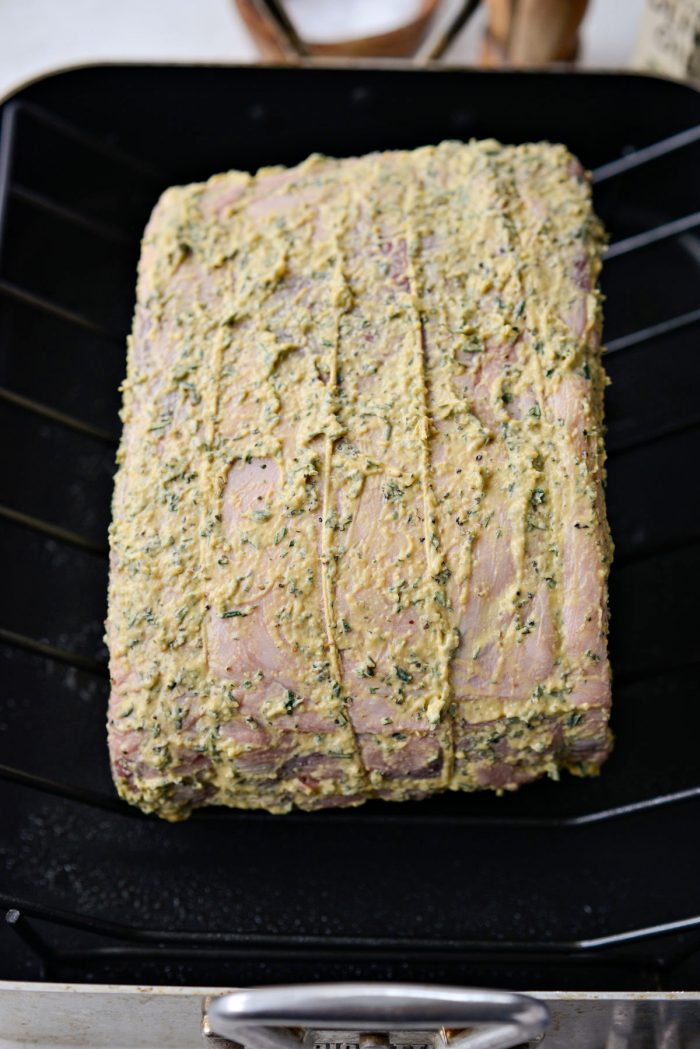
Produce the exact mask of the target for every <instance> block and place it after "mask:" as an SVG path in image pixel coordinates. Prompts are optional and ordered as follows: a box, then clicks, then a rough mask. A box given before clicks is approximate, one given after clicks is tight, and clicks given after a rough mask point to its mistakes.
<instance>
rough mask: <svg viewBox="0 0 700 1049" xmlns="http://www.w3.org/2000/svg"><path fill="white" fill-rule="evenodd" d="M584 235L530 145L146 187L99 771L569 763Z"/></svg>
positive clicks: (167, 808) (601, 695)
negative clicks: (105, 757) (148, 209)
mask: <svg viewBox="0 0 700 1049" xmlns="http://www.w3.org/2000/svg"><path fill="white" fill-rule="evenodd" d="M603 247H604V237H603V233H602V229H601V226H600V224H599V222H598V221H597V219H596V218H595V216H594V214H593V212H592V209H591V200H590V190H589V185H588V181H587V179H586V177H585V176H584V173H583V172H582V170H581V167H580V165H579V164H578V162H577V161H576V160H575V159H574V158H573V157H572V156H571V155H570V154H569V153H568V152H567V151H566V149H564V148H563V147H562V146H554V145H548V144H538V145H525V146H517V147H505V146H501V145H499V144H498V143H497V142H493V141H485V142H473V143H470V144H469V145H462V144H460V143H457V142H445V143H443V144H442V145H440V146H437V147H426V148H424V149H418V150H415V151H414V152H390V153H381V154H374V155H370V156H365V157H359V158H351V159H347V160H333V159H330V158H327V157H323V156H312V157H310V158H309V159H308V160H306V161H305V162H304V163H302V164H300V165H299V166H298V167H295V168H291V169H284V168H267V169H264V170H262V171H259V172H258V173H257V175H255V176H251V175H248V174H244V173H241V172H236V171H234V172H229V173H228V174H224V175H218V176H216V177H215V178H212V179H210V180H209V181H208V182H206V183H204V184H201V185H192V186H185V187H181V188H174V189H169V190H168V191H167V192H166V193H164V194H163V196H162V198H161V200H160V201H159V203H158V205H157V207H156V209H155V211H154V213H153V216H152V218H151V220H150V223H149V225H148V228H147V230H146V234H145V238H144V242H143V253H142V257H141V263H140V271H139V284H138V305H137V308H136V316H135V320H134V331H133V336H132V339H131V343H130V349H129V363H128V376H127V379H126V382H125V384H124V409H123V421H124V433H123V438H122V443H121V448H120V451H119V471H118V474H117V478H116V488H115V493H114V506H113V523H112V528H111V550H112V567H111V582H110V594H109V618H108V623H107V637H108V643H109V647H110V653H111V675H112V693H111V698H110V704H109V743H110V751H111V759H112V768H113V772H114V778H115V782H116V784H117V788H118V790H119V793H120V794H121V796H122V797H123V798H126V799H127V800H128V801H130V802H133V803H134V804H136V805H138V806H140V808H142V809H143V810H145V811H147V812H157V813H158V814H159V815H161V816H163V817H165V818H167V819H173V820H174V819H181V818H183V817H185V816H187V815H188V814H189V813H190V811H191V810H192V808H194V807H197V806H201V805H208V804H223V805H230V806H236V807H239V808H262V809H268V810H269V811H271V812H285V811H287V810H289V809H290V808H291V807H293V806H298V807H300V808H305V809H316V808H323V807H328V806H337V805H356V804H358V803H360V802H363V801H365V800H367V799H370V798H386V799H392V800H396V801H401V800H404V799H407V798H421V797H424V796H426V795H428V794H431V793H434V792H436V791H443V790H468V791H471V790H476V789H479V788H485V787H486V788H492V789H494V790H497V791H504V790H512V789H514V788H515V787H517V786H519V785H520V784H521V783H525V782H527V781H529V780H533V779H535V778H536V777H539V776H541V775H543V774H545V773H546V774H548V775H549V776H551V777H552V778H554V779H556V778H557V777H558V774H559V770H560V769H562V768H563V769H568V770H570V771H571V772H574V773H576V774H579V775H588V774H592V773H595V772H596V771H597V770H598V768H599V766H600V764H601V762H602V761H603V760H604V759H605V757H606V755H607V753H608V750H609V747H610V734H609V729H608V713H609V704H610V671H609V665H608V659H607V648H606V633H607V611H606V580H607V573H608V565H609V562H610V557H611V544H610V538H609V534H608V528H607V524H606V519H605V508H604V501H603V480H604V449H603V438H602V401H603V388H604V385H605V376H604V373H603V370H602V367H601V363H600V345H599V339H600V296H599V294H598V292H597V290H596V280H597V276H598V272H599V269H600V258H601V253H602V251H603Z"/></svg>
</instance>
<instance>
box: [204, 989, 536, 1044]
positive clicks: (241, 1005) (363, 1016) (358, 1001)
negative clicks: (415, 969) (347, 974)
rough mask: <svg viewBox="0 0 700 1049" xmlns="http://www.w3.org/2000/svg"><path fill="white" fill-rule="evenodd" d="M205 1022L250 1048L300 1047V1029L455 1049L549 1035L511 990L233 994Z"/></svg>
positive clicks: (217, 1001)
mask: <svg viewBox="0 0 700 1049" xmlns="http://www.w3.org/2000/svg"><path fill="white" fill-rule="evenodd" d="M206 1019H207V1026H208V1030H209V1031H210V1032H211V1033H212V1034H214V1035H218V1036H219V1037H222V1038H227V1039H230V1040H231V1041H233V1042H236V1043H238V1044H239V1045H245V1046H246V1047H248V1049H300V1047H301V1046H302V1044H303V1040H304V1031H303V1030H302V1031H299V1030H298V1028H311V1029H313V1030H327V1031H341V1030H352V1031H357V1032H358V1041H359V1033H362V1032H374V1031H410V1030H423V1031H425V1030H427V1029H430V1030H434V1031H439V1032H440V1033H441V1037H442V1040H443V1044H444V1045H445V1046H449V1049H511V1047H512V1046H516V1045H520V1044H522V1043H523V1042H528V1041H530V1040H531V1039H533V1038H539V1037H540V1036H541V1035H542V1034H543V1033H544V1031H545V1029H546V1027H547V1024H548V1022H549V1010H548V1009H547V1007H546V1006H545V1005H544V1003H543V1002H540V1001H538V1000H537V999H536V998H531V997H529V996H527V995H523V994H511V993H510V992H509V991H485V990H481V989H473V988H464V987H432V986H430V985H429V984H410V983H407V984H402V983H328V984H298V985H292V986H289V987H253V988H249V989H248V990H244V991H234V992H233V993H231V994H225V995H222V997H220V998H213V999H211V1001H210V1002H209V1004H208V1008H207V1017H206ZM484 1025H485V1026H484ZM475 1026H478V1027H479V1028H480V1029H479V1030H474V1028H475ZM290 1028H291V1030H290ZM295 1029H296V1030H295Z"/></svg>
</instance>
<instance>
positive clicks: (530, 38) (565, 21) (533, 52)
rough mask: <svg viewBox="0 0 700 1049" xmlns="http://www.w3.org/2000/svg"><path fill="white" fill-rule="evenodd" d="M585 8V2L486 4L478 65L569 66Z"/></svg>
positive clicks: (496, 0)
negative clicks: (484, 31)
mask: <svg viewBox="0 0 700 1049" xmlns="http://www.w3.org/2000/svg"><path fill="white" fill-rule="evenodd" d="M587 6H588V0H488V9H489V22H488V27H487V30H486V35H485V37H484V42H483V45H482V51H481V63H482V65H485V66H504V65H505V66H546V65H549V64H550V62H573V61H574V59H575V58H576V56H577V53H578V29H579V26H580V24H581V21H582V19H583V16H584V14H585V13H586V8H587Z"/></svg>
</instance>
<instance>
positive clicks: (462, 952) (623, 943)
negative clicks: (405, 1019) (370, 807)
mask: <svg viewBox="0 0 700 1049" xmlns="http://www.w3.org/2000/svg"><path fill="white" fill-rule="evenodd" d="M27 121H30V122H34V123H36V124H39V125H41V126H43V127H47V128H49V129H51V132H52V133H54V134H57V135H59V136H62V137H63V138H64V139H65V140H66V141H67V142H73V143H78V144H79V145H80V148H81V149H84V150H88V151H93V152H94V153H96V154H97V155H99V156H101V157H104V158H106V159H107V160H108V161H109V162H110V163H113V164H115V165H118V166H119V167H120V168H121V169H122V170H123V171H124V172H128V174H129V177H130V178H132V179H137V180H139V181H140V182H141V183H142V184H143V185H145V186H146V187H147V191H148V192H151V193H152V194H155V190H156V188H160V186H161V184H162V182H161V179H160V176H159V175H158V173H157V172H154V171H153V169H152V168H150V166H148V165H145V164H143V163H142V162H141V161H140V160H138V159H137V158H133V157H130V156H129V155H128V154H126V153H124V152H123V151H121V150H118V149H115V148H113V147H111V146H109V145H106V144H105V143H104V142H102V141H100V140H98V139H96V138H94V137H93V136H91V135H87V134H86V133H85V132H83V131H81V130H80V129H78V128H75V127H72V126H71V125H70V124H68V123H66V122H65V121H64V120H62V119H59V118H57V117H55V116H54V115H53V114H52V113H50V112H48V111H46V110H43V109H40V108H38V107H36V106H30V105H27V104H26V103H24V102H21V101H20V102H15V103H10V104H9V105H7V106H6V107H5V111H4V116H3V125H2V135H1V137H0V300H2V299H6V300H10V301H13V302H16V303H20V304H21V305H22V306H23V307H25V308H28V309H29V310H32V311H37V312H40V313H44V314H47V315H50V316H52V317H55V318H58V319H59V320H60V321H61V322H63V323H65V324H67V325H69V326H72V327H75V328H76V329H81V330H83V331H86V332H88V333H90V334H91V335H94V336H96V337H98V338H99V339H100V340H101V341H102V342H103V343H104V344H105V346H108V347H111V348H112V352H114V347H115V346H119V347H121V346H122V345H123V340H124V336H125V332H123V331H115V330H113V329H112V328H110V326H109V324H107V323H102V322H98V321H96V320H95V319H93V318H91V317H90V316H88V315H87V314H86V313H83V312H81V311H76V310H75V309H73V308H68V307H66V306H65V305H63V304H62V303H61V302H57V301H53V300H51V299H50V298H47V297H46V296H44V295H43V294H40V293H37V292H36V291H35V290H34V289H32V288H30V287H26V286H24V285H21V284H19V283H17V282H16V281H14V280H12V279H10V278H9V277H8V276H7V275H5V272H4V271H5V267H6V260H7V247H6V246H5V247H4V248H3V236H2V234H3V231H4V230H5V229H6V228H7V221H8V214H9V211H10V209H11V208H12V207H13V205H14V204H15V203H16V202H18V201H19V202H21V203H22V204H23V205H24V206H26V207H28V208H30V209H32V210H33V211H34V212H36V213H37V214H48V215H51V216H53V217H54V218H56V219H58V220H59V221H61V222H63V223H65V224H67V225H68V226H73V227H79V228H80V229H81V230H84V231H87V232H88V233H90V234H91V235H93V236H94V237H96V238H99V239H101V240H106V241H108V242H110V243H114V244H115V245H120V244H129V243H131V241H132V239H133V238H132V237H131V235H130V233H129V232H128V231H126V230H123V229H121V228H119V227H117V226H114V225H112V224H111V223H109V222H105V221H103V220H100V219H96V218H94V217H93V216H91V215H88V214H85V213H83V212H82V211H81V210H79V209H77V208H75V207H73V206H68V205H66V204H64V203H62V202H60V201H56V200H52V199H51V198H50V197H47V196H46V195H45V194H44V193H40V192H37V191H36V190H35V189H33V188H31V187H30V186H26V185H24V184H23V183H22V182H21V181H19V180H18V179H17V178H16V176H15V174H14V167H13V160H14V156H15V146H16V140H17V135H18V130H19V129H21V128H22V127H23V126H24V125H25V124H26V122H27ZM698 141H700V126H698V127H694V128H690V129H688V130H687V131H685V132H683V133H681V134H678V135H674V136H672V137H670V138H667V139H665V140H663V141H662V142H659V143H656V144H654V145H653V146H650V147H647V148H645V149H641V150H638V151H636V152H633V153H631V154H629V155H627V156H625V157H622V158H620V159H617V160H613V161H611V162H610V163H608V164H605V165H603V166H602V167H599V168H597V169H596V170H595V171H594V172H593V174H592V179H593V183H594V185H595V186H596V187H598V186H600V185H602V184H604V183H605V182H607V181H609V180H610V179H613V178H617V177H619V176H621V175H623V174H624V173H626V172H629V171H632V170H635V169H638V168H639V167H641V166H642V165H645V164H649V163H652V162H653V161H655V160H657V159H658V158H660V157H663V156H667V155H669V154H671V153H674V152H676V151H678V150H682V149H684V148H686V147H688V146H689V145H691V144H693V143H696V142H698ZM698 227H700V212H695V213H693V214H690V215H688V216H685V217H683V218H681V219H677V220H674V221H672V222H667V223H663V224H661V225H658V226H656V227H654V228H652V229H648V230H645V231H643V232H640V233H638V234H635V235H633V236H629V237H626V238H624V239H622V240H618V241H616V242H614V243H612V244H611V246H610V248H609V249H608V252H607V259H608V261H610V262H611V263H612V262H613V260H615V259H619V260H620V261H619V262H615V263H614V265H624V258H625V257H629V256H630V255H631V254H633V253H636V252H640V251H646V250H651V249H653V247H654V246H655V245H656V244H659V243H662V242H663V241H665V240H669V239H673V238H679V237H682V236H686V235H688V234H689V233H691V232H692V231H694V230H697V229H698ZM699 323H700V308H697V309H692V310H689V311H687V312H685V313H683V314H681V315H679V316H673V317H669V318H666V319H664V320H662V321H660V322H658V323H655V324H651V325H647V326H645V327H642V328H640V329H638V330H635V331H631V332H628V333H626V334H624V335H621V336H619V337H617V338H615V339H613V340H612V341H611V342H610V343H609V344H608V347H607V353H608V354H609V355H612V354H615V355H617V354H622V353H626V352H628V351H630V350H632V349H634V348H637V347H641V346H644V345H645V344H647V343H649V342H652V341H654V340H659V339H661V338H663V337H664V336H667V335H669V334H670V333H673V332H677V331H680V330H682V329H686V328H691V327H692V326H695V325H698V324H699ZM0 402H4V403H6V404H8V405H11V406H12V407H13V408H14V409H16V410H18V411H19V412H21V413H25V414H27V415H29V416H34V417H36V418H37V420H40V421H49V422H50V423H52V424H55V425H56V426H58V427H62V428H65V429H67V430H70V431H73V432H74V433H77V434H79V435H81V437H83V438H85V440H86V441H89V442H93V443H94V444H95V445H97V446H100V447H102V448H108V449H112V448H113V447H114V446H115V445H116V438H115V436H114V434H113V433H111V432H110V431H109V430H107V429H105V428H103V427H99V426H95V425H93V424H92V423H90V422H88V421H87V420H85V419H82V418H80V417H79V416H77V415H73V414H71V413H67V412H65V411H63V410H61V409H58V408H56V407H54V406H53V405H51V404H44V403H40V402H38V401H36V400H35V399H33V398H32V397H29V396H27V395H26V394H25V393H23V392H19V391H17V390H15V389H13V388H11V387H6V386H2V387H0ZM699 425H700V415H699V416H697V417H695V418H691V419H686V420H684V421H682V422H679V423H676V422H674V421H671V422H670V423H668V425H666V426H665V427H663V428H662V429H660V430H657V431H656V432H654V433H653V434H651V435H644V436H643V437H641V438H639V439H637V441H636V442H635V441H632V442H628V443H627V444H624V443H623V444H622V445H621V446H620V447H618V448H616V449H612V450H611V452H610V454H611V456H615V455H619V454H622V453H623V452H624V451H626V450H629V449H630V448H632V447H638V446H639V444H640V443H649V442H656V441H661V440H664V439H666V438H668V437H670V436H672V435H675V434H677V433H679V432H681V431H682V429H683V428H684V427H685V428H688V427H692V428H695V427H697V426H699ZM0 519H4V520H5V521H8V522H11V523H12V525H14V526H16V527H17V528H19V529H25V530H28V531H31V532H34V533H37V534H39V535H41V536H44V537H47V538H50V539H51V540H53V541H55V542H56V543H57V544H59V545H61V546H65V547H68V548H74V549H78V550H80V551H82V552H83V553H86V554H88V555H90V556H93V557H96V558H100V559H103V558H104V557H106V555H107V548H106V544H105V543H104V542H99V541H95V540H94V539H92V538H90V537H89V536H86V535H82V534H80V533H79V532H78V531H75V530H72V529H68V528H64V527H62V526H59V525H57V524H55V523H53V522H51V521H49V520H45V519H43V518H41V517H38V516H36V515H34V514H29V513H26V512H24V511H23V510H22V509H20V508H17V507H13V506H5V505H2V506H0ZM695 541H697V540H695ZM657 553H658V549H652V550H651V551H648V550H645V551H642V552H641V553H640V554H638V555H636V556H638V557H641V558H644V557H651V556H656V554H657ZM0 643H2V644H3V645H6V646H10V647H12V648H16V649H22V650H25V651H27V652H30V653H32V654H34V655H37V656H40V657H43V658H45V659H47V660H50V661H53V662H57V663H61V664H65V665H67V666H69V667H72V668H74V669H77V670H80V671H84V672H87V673H88V674H90V675H95V676H96V677H98V678H100V679H104V678H106V677H107V667H106V664H105V663H104V662H103V661H102V660H100V659H97V658H92V657H89V656H86V655H84V654H79V653H77V652H74V651H71V650H69V649H66V648H63V647H61V646H60V645H56V644H53V643H49V642H47V641H45V640H43V639H41V638H34V637H30V636H26V635H25V634H23V633H21V632H18V631H16V630H15V629H13V628H12V626H11V625H7V626H5V625H3V626H1V627H0ZM666 669H667V668H662V669H661V671H660V672H661V673H665V672H666ZM673 669H677V664H676V665H674V668H673ZM653 673H659V670H658V668H657V669H656V670H652V671H649V674H653ZM0 780H2V781H4V782H6V783H10V784H14V785H16V786H19V787H20V788H23V789H26V790H32V791H37V792H40V793H41V794H43V795H46V796H50V797H53V798H58V799H61V800H63V801H65V802H67V803H71V804H72V803H76V804H79V805H83V806H88V807H90V808H93V809H95V810H97V811H101V812H103V813H108V814H111V815H114V816H117V817H119V818H126V819H130V820H139V821H147V820H149V819H151V817H148V816H144V815H143V814H142V813H141V812H140V811H138V810H136V809H134V808H132V807H131V806H128V805H126V804H125V803H123V802H122V801H120V800H119V799H118V798H117V797H116V796H115V795H112V794H108V793H106V792H103V791H99V790H93V789H88V788H84V787H79V786H76V785H72V784H70V783H66V782H62V781H60V780H56V779H52V778H48V777H43V776H38V775H35V774H32V773H29V772H27V771H24V770H22V769H20V768H15V767H12V766H9V765H0ZM698 799H700V785H697V786H694V787H691V788H687V789H681V790H677V791H673V792H668V793H661V794H654V795H652V796H650V797H648V798H643V799H641V800H637V801H634V802H630V803H627V804H619V805H613V806H609V807H604V808H601V809H598V810H596V811H590V812H586V813H584V814H581V815H573V816H544V817H521V816H515V817H494V816H491V815H487V816H484V815H477V816H469V815H467V816H465V815H459V816H454V815H440V814H438V815H435V814H432V815H431V817H430V819H431V820H432V821H440V820H442V821H443V822H444V823H445V824H449V823H450V822H453V821H455V820H459V822H460V824H462V825H465V824H466V825H470V823H473V824H474V825H478V826H480V827H484V826H490V827H494V828H507V827H516V826H517V827H518V828H533V829H542V828H561V829H565V830H568V831H574V830H576V829H577V828H580V827H582V826H586V825H591V824H597V823H604V822H607V821H612V820H623V819H627V818H630V817H633V816H638V815H640V814H643V813H645V812H650V811H652V810H658V809H665V808H667V807H671V806H676V805H684V804H689V803H692V802H696V801H698ZM193 818H194V819H196V820H202V821H209V820H217V821H218V820H226V821H231V820H237V821H240V822H244V821H259V820H262V821H264V820H269V819H270V818H271V817H269V816H267V815H266V814H264V813H255V812H252V813H243V812H238V813H232V812H229V811H221V810H205V811H203V812H200V813H197V814H196V815H195V816H194V817H193ZM324 818H326V815H325V814H324ZM329 818H330V817H329ZM340 818H345V816H344V814H340ZM375 818H376V817H375V815H373V814H367V815H365V814H364V813H363V812H362V811H360V812H356V813H353V814H352V819H353V820H354V821H360V822H361V821H362V820H367V821H372V820H374V819H375ZM288 819H293V820H296V821H302V822H303V821H309V820H318V819H319V816H318V815H317V814H313V815H309V814H304V813H295V814H294V815H293V816H291V817H288ZM399 819H401V816H400V815H395V814H394V813H393V812H392V813H387V814H383V815H382V820H383V821H391V820H399ZM0 905H2V906H3V907H5V908H6V922H7V924H8V926H9V927H10V928H11V929H12V930H13V931H14V933H15V934H16V935H17V936H18V937H20V938H21V939H22V941H23V942H24V944H25V945H26V946H27V947H28V948H30V949H31V951H32V953H33V954H34V955H35V956H36V957H37V958H38V959H39V960H40V962H41V966H42V972H43V974H44V975H46V974H50V973H53V972H56V971H60V970H61V967H62V966H64V965H66V964H69V965H75V964H82V965H87V964H92V963H93V962H95V961H96V960H99V959H104V958H107V957H116V956H119V957H121V958H141V959H145V958H149V957H165V956H167V957H173V956H177V957H179V958H187V957H189V956H190V955H196V956H197V957H202V956H203V953H204V955H206V956H209V957H211V958H214V959H219V958H227V957H234V956H239V955H245V956H248V957H250V956H253V955H255V954H256V952H257V954H258V955H260V956H268V955H270V954H271V953H275V954H278V955H279V954H283V953H284V952H285V951H294V952H298V951H299V950H304V949H308V950H313V951H314V952H315V955H316V956H317V957H320V958H322V957H326V956H328V957H331V956H333V957H336V956H342V957H344V958H349V957H355V956H362V955H366V954H367V952H368V951H370V950H371V952H372V954H373V956H374V957H384V956H386V957H407V956H411V955H412V954H415V955H422V956H429V955H430V954H431V952H433V953H434V952H447V953H452V954H453V955H455V956H459V957H461V958H477V959H481V958H485V957H489V956H498V957H503V958H506V957H507V958H509V959H518V958H525V959H527V960H529V961H538V962H542V963H551V962H556V961H557V960H560V959H562V958H566V959H568V960H573V961H577V960H582V959H584V958H585V959H589V958H591V957H595V958H596V959H599V960H601V962H602V963H609V960H610V958H611V957H612V958H613V959H614V961H615V964H619V962H620V960H621V958H622V961H623V962H624V955H623V956H620V953H619V952H620V950H621V949H624V948H626V947H629V946H631V945H635V944H639V943H648V942H650V941H654V940H657V939H664V938H669V937H671V938H672V937H674V936H677V934H679V933H683V934H691V933H695V932H696V931H698V930H700V916H691V917H686V918H683V919H681V920H679V921H674V922H667V923H662V924H657V925H650V926H645V927H640V928H636V929H630V930H624V931H621V932H613V933H610V934H606V935H602V936H600V937H597V938H594V939H589V940H572V941H550V942H540V943H528V942H514V941H491V942H486V941H472V940H454V941H450V940H447V939H440V940H431V939H413V940H411V939H408V940H407V939H405V938H401V939H391V938H386V937H384V938H368V937H345V938H343V937H335V938H334V939H333V944H332V946H329V944H328V941H327V939H325V938H323V937H313V936H287V937H279V936H275V937H272V936H268V935H264V934H256V935H252V934H245V935H244V934H237V933H226V932H220V931H186V930H180V931H172V930H164V929H148V928H142V927H137V926H133V925H129V924H126V923H117V922H107V921H104V920H101V919H99V918H96V917H93V916H90V915H84V914H77V913H72V912H69V911H62V910H60V909H58V908H53V907H49V906H46V905H42V904H37V903H35V902H32V901H26V900H23V899H18V898H15V897H13V896H8V895H2V896H0ZM36 922H39V923H40V924H42V925H46V924H48V925H49V926H52V927H53V926H57V927H63V928H68V929H71V930H73V931H76V932H84V933H89V934H93V935H95V936H98V937H100V938H101V940H102V939H106V940H108V941H118V943H117V944H116V945H115V944H114V943H112V944H109V945H105V944H104V943H102V942H100V943H99V944H98V945H96V946H95V945H92V946H88V947H84V948H80V949H71V950H68V949H58V948H56V947H55V946H53V945H52V943H51V941H50V939H47V937H46V936H45V935H44V933H43V932H41V931H39V930H38V929H37V927H36V924H35V923H36ZM698 947H700V940H698V939H697V938H693V941H692V943H691V944H690V946H689V945H688V943H687V941H686V940H685V939H683V938H681V939H680V940H678V941H677V942H676V943H675V945H674V946H673V948H672V950H671V952H670V954H669V956H668V958H667V960H666V963H665V964H666V966H667V967H668V966H672V965H674V964H677V963H679V962H680V961H682V960H683V959H684V958H685V957H687V955H688V953H689V952H694V951H695V950H697V949H698Z"/></svg>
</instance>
